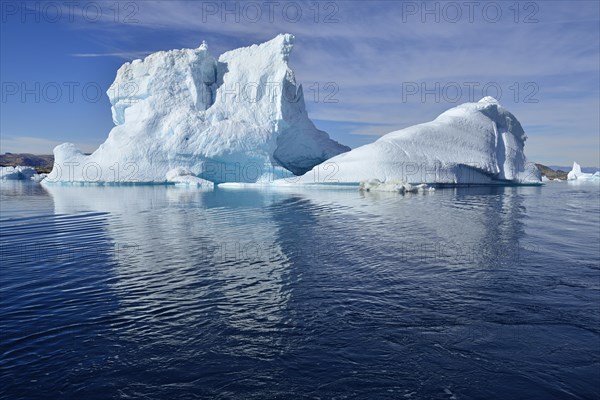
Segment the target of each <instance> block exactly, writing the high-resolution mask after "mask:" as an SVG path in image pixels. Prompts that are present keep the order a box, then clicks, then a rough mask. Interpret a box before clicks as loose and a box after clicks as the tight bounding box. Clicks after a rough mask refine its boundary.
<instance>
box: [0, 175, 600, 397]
mask: <svg viewBox="0 0 600 400" xmlns="http://www.w3.org/2000/svg"><path fill="white" fill-rule="evenodd" d="M0 224H1V225H0V227H1V230H0V235H1V247H0V261H1V267H0V339H1V340H0V354H1V358H0V398H2V399H86V400H89V399H116V398H118V399H195V398H210V399H304V398H307V399H308V398H311V399H317V398H320V399H334V398H335V399H364V398H376V399H388V398H389V399H448V400H450V399H528V400H531V399H540V400H549V399H593V398H599V397H600V265H599V264H600V188H599V186H598V185H594V184H588V185H572V184H567V183H549V184H547V185H545V186H543V187H473V188H458V189H440V190H437V191H435V192H433V193H425V194H406V195H400V194H394V193H360V192H358V191H356V190H314V189H298V188H296V189H294V188H287V189H256V190H253V189H237V190H236V189H217V190H215V191H202V190H196V189H185V188H177V187H168V186H131V187H94V186H91V187H87V186H86V187H83V186H82V187H78V186H75V187H73V186H48V187H44V186H41V185H39V184H36V183H31V182H2V183H0Z"/></svg>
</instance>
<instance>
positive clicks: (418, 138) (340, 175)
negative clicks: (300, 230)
mask: <svg viewBox="0 0 600 400" xmlns="http://www.w3.org/2000/svg"><path fill="white" fill-rule="evenodd" d="M526 139H527V136H526V135H525V132H524V130H523V128H522V126H521V124H520V123H519V121H518V120H517V118H516V117H515V116H514V115H513V114H511V113H510V112H509V111H508V110H506V109H505V108H504V107H502V106H501V105H500V103H499V102H498V101H497V100H496V99H494V98H492V97H485V98H483V99H481V100H480V101H479V102H475V103H466V104H462V105H459V106H458V107H455V108H452V109H450V110H448V111H446V112H444V113H442V114H441V115H440V116H438V117H437V118H436V119H435V120H433V121H431V122H427V123H424V124H420V125H415V126H411V127H408V128H405V129H402V130H399V131H395V132H391V133H388V134H386V135H384V136H382V137H381V138H379V139H378V140H377V141H375V142H373V143H370V144H367V145H364V146H361V147H358V148H356V149H353V150H351V151H349V152H347V153H343V154H340V155H337V156H335V157H333V158H331V159H330V160H327V161H326V162H324V163H322V164H320V165H317V166H316V167H314V168H313V169H312V170H311V171H309V172H307V173H305V174H304V175H302V176H301V177H290V178H286V179H279V180H277V181H276V184H278V185H297V184H331V185H335V184H339V183H356V184H359V183H360V182H363V181H364V182H373V181H374V180H376V182H381V183H386V182H401V183H402V185H406V184H410V185H416V184H429V185H432V184H435V185H441V186H443V185H445V184H448V185H462V184H507V183H508V184H540V183H541V175H540V172H539V170H538V169H537V168H536V166H535V164H533V163H527V160H526V157H525V153H524V146H525V140H526ZM378 185H379V186H380V184H378ZM392 186H394V184H392ZM396 186H397V185H396ZM386 187H387V188H388V189H389V186H386V185H384V186H382V188H386Z"/></svg>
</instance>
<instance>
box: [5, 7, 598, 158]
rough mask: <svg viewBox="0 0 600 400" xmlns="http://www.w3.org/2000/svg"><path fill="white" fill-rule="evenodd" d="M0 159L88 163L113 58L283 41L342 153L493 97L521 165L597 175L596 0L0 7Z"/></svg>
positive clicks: (316, 117) (106, 111)
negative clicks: (521, 139)
mask: <svg viewBox="0 0 600 400" xmlns="http://www.w3.org/2000/svg"><path fill="white" fill-rule="evenodd" d="M0 4H1V18H2V19H1V28H0V33H1V35H0V44H1V48H0V81H1V85H2V91H1V97H2V99H1V103H0V105H1V109H0V152H1V153H4V152H13V153H18V152H30V153H35V154H50V153H51V152H52V149H53V147H54V146H56V145H58V144H61V143H63V142H72V143H75V144H76V145H77V146H78V147H80V148H81V149H82V150H83V151H86V152H92V151H93V150H94V149H96V148H97V147H98V146H99V145H100V144H101V143H102V142H104V140H105V139H106V137H107V136H108V133H109V131H110V129H111V128H112V127H113V126H114V125H113V122H112V118H111V112H110V102H109V101H108V97H107V96H106V94H105V92H106V90H107V89H108V87H109V86H110V84H111V83H112V81H113V80H114V78H115V75H116V71H117V69H118V68H119V66H120V65H122V64H123V63H124V62H127V61H131V60H133V59H136V58H143V57H145V56H146V55H148V54H151V53H153V52H156V51H160V50H168V49H174V48H191V47H198V46H199V45H200V44H201V43H202V41H206V42H207V43H208V48H209V51H210V53H211V54H212V55H214V56H215V57H218V55H220V54H222V53H223V52H225V51H228V50H231V49H234V48H237V47H240V46H248V45H251V44H254V43H261V42H264V41H267V40H269V39H271V38H273V37H274V36H275V35H277V34H279V33H292V34H294V35H295V37H296V40H295V45H294V50H293V53H292V56H291V59H290V66H291V68H292V69H293V70H294V72H295V76H296V80H297V81H298V82H299V83H301V84H302V85H303V89H304V93H305V101H306V106H307V109H308V113H309V116H310V117H311V119H312V120H313V121H314V122H315V124H316V125H317V127H318V128H320V129H322V130H325V131H327V132H328V133H329V134H330V136H331V137H332V138H334V139H335V140H338V141H339V142H341V143H344V144H346V145H348V146H350V147H353V148H355V147H358V146H361V145H364V144H367V143H370V142H373V141H374V140H376V139H377V138H378V137H380V136H381V135H383V134H385V133H388V132H391V131H395V130H398V129H402V128H404V127H407V126H410V125H413V124H417V123H422V122H427V121H430V120H432V119H434V118H435V117H436V116H437V115H439V114H440V113H442V112H443V111H444V110H446V109H448V108H451V107H454V106H456V105H458V104H461V103H463V102H467V101H477V100H479V99H480V98H482V97H484V96H486V95H491V96H494V97H496V98H497V99H498V100H499V101H500V102H501V103H502V105H504V106H505V107H506V108H508V109H509V110H510V111H511V112H512V113H513V114H515V115H516V117H517V118H518V119H519V120H520V121H521V124H522V125H523V127H524V129H525V131H526V133H527V135H528V140H527V142H526V146H525V152H526V154H527V156H528V158H529V159H530V160H531V161H535V162H541V163H544V164H546V165H565V166H568V165H571V164H572V162H573V161H574V160H577V161H578V162H579V163H580V164H582V165H585V166H600V111H599V110H600V2H598V1H522V2H519V1H456V2H454V1H442V2H440V1H431V2H424V1H394V0H392V1H369V2H358V1H306V2H305V1H265V2H254V1H249V2H223V1H181V2H180V1H146V0H144V1H121V2H115V1H114V0H112V1H109V2H102V1H85V0H73V1H70V0H65V1H30V2H24V1H4V0H2V1H1V3H0Z"/></svg>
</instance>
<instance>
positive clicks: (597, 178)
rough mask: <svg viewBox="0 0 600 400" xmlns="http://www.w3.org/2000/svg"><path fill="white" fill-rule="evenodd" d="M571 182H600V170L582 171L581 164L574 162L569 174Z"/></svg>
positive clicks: (568, 177) (568, 178)
mask: <svg viewBox="0 0 600 400" xmlns="http://www.w3.org/2000/svg"><path fill="white" fill-rule="evenodd" d="M567 181H569V182H600V171H596V172H595V173H593V174H590V173H585V172H582V171H581V166H580V165H579V164H577V162H573V168H572V169H571V171H569V173H568V174H567Z"/></svg>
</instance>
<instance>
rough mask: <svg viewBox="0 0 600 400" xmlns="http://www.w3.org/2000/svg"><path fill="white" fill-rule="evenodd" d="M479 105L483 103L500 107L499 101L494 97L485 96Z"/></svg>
mask: <svg viewBox="0 0 600 400" xmlns="http://www.w3.org/2000/svg"><path fill="white" fill-rule="evenodd" d="M479 103H483V104H495V105H498V106H499V105H500V102H499V101H498V100H496V98H495V97H492V96H485V97H484V98H482V99H481V100H479Z"/></svg>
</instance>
